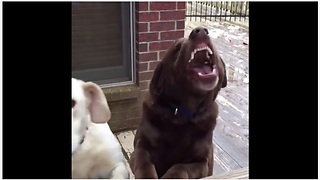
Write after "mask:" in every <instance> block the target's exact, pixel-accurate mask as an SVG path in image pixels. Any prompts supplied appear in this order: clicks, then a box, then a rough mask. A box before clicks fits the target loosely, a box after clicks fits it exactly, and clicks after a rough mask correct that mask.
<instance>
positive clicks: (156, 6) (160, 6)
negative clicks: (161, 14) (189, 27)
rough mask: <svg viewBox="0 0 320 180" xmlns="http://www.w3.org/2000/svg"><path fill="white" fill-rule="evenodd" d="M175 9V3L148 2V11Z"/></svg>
mask: <svg viewBox="0 0 320 180" xmlns="http://www.w3.org/2000/svg"><path fill="white" fill-rule="evenodd" d="M176 8H177V3H176V2H150V10H151V11H154V10H175V9H176Z"/></svg>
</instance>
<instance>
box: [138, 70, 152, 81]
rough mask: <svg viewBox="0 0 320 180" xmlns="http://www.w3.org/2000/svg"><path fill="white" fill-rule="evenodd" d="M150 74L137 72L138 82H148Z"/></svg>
mask: <svg viewBox="0 0 320 180" xmlns="http://www.w3.org/2000/svg"><path fill="white" fill-rule="evenodd" d="M152 74H153V71H152V72H139V81H145V80H150V79H151V77H152Z"/></svg>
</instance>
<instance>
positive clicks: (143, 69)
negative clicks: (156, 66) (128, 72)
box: [138, 62, 148, 71]
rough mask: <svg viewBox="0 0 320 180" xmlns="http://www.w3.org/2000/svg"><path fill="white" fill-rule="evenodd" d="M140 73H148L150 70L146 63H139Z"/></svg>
mask: <svg viewBox="0 0 320 180" xmlns="http://www.w3.org/2000/svg"><path fill="white" fill-rule="evenodd" d="M138 68H139V69H138V70H139V71H147V70H148V63H147V62H145V63H139V67H138Z"/></svg>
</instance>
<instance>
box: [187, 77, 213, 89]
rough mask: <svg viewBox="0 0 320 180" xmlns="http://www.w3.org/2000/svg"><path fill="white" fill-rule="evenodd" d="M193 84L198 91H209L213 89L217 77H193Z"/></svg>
mask: <svg viewBox="0 0 320 180" xmlns="http://www.w3.org/2000/svg"><path fill="white" fill-rule="evenodd" d="M192 81H193V86H194V87H195V88H196V89H198V90H200V91H211V90H213V89H214V88H215V87H216V86H217V84H218V81H219V77H218V76H216V77H214V78H213V77H212V78H207V79H203V80H202V79H193V80H192Z"/></svg>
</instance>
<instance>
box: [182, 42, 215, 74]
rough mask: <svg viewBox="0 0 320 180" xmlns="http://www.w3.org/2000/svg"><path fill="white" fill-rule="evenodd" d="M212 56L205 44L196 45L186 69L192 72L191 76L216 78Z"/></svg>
mask: <svg viewBox="0 0 320 180" xmlns="http://www.w3.org/2000/svg"><path fill="white" fill-rule="evenodd" d="M212 54H213V52H212V50H211V49H210V47H209V46H208V45H207V44H206V43H204V42H201V43H197V45H196V46H195V49H194V50H193V51H192V52H191V57H190V60H189V62H188V69H189V70H192V71H193V72H194V73H193V74H194V75H195V76H196V77H198V78H201V79H212V78H215V77H216V76H217V69H216V67H215V65H214V62H213V60H212V57H211V56H212Z"/></svg>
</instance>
